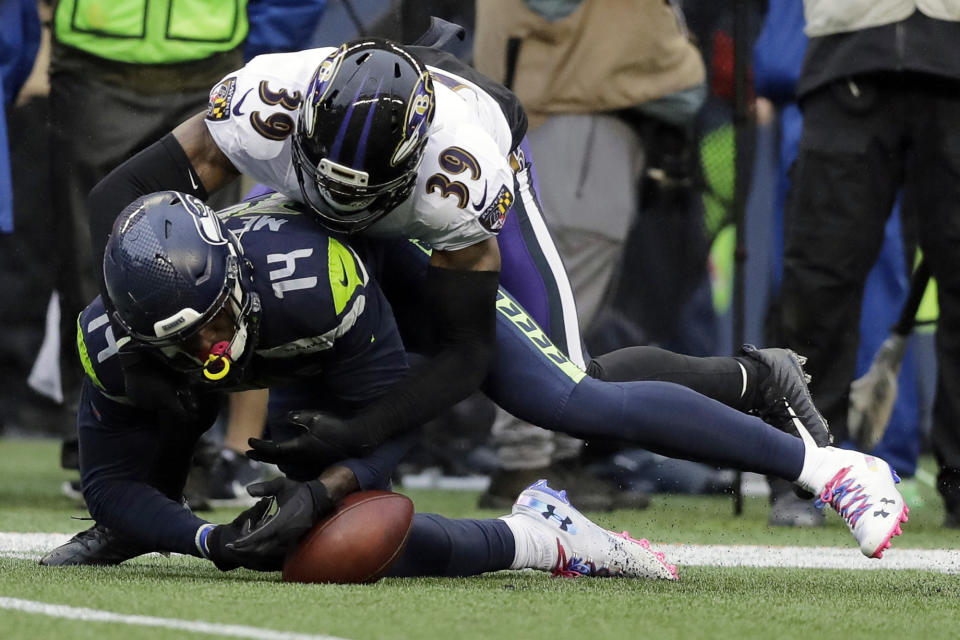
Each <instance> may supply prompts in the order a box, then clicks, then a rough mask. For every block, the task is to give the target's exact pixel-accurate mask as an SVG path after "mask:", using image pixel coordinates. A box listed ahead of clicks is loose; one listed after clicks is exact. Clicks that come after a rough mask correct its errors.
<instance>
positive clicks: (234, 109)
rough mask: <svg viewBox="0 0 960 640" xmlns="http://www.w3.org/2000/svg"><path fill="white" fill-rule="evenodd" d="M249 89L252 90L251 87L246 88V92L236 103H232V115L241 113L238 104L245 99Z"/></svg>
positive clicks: (240, 114)
mask: <svg viewBox="0 0 960 640" xmlns="http://www.w3.org/2000/svg"><path fill="white" fill-rule="evenodd" d="M251 91H253V89H247V92H246V93H245V94H243V96H242V97H241V98H240V99H239V100H238V101H237V104H235V105H233V115H235V116H242V115H243V113H242V112H241V111H240V105H242V104H243V101H244V100H246V99H247V96H248V95H249V94H250V92H251Z"/></svg>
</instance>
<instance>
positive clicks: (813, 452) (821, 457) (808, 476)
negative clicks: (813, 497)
mask: <svg viewBox="0 0 960 640" xmlns="http://www.w3.org/2000/svg"><path fill="white" fill-rule="evenodd" d="M804 445H805V447H804V449H805V450H804V454H803V469H802V470H801V471H800V477H799V478H797V484H798V485H800V486H801V487H803V488H804V489H806V490H807V491H810V492H811V493H815V494H817V495H819V494H820V492H821V491H823V488H824V486H826V484H827V482H828V481H829V480H830V477H832V475H833V474H832V473H831V470H832V471H833V472H834V473H836V471H838V470H837V469H833V467H831V466H830V465H829V464H824V463H826V462H828V459H829V458H830V455H831V453H832V452H833V451H835V450H834V448H833V447H818V446H816V445H811V444H810V443H808V442H806V441H804Z"/></svg>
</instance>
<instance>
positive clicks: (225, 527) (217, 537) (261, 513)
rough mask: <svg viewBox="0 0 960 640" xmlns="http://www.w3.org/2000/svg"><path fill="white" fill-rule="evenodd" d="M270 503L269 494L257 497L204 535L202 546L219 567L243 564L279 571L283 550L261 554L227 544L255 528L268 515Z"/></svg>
mask: <svg viewBox="0 0 960 640" xmlns="http://www.w3.org/2000/svg"><path fill="white" fill-rule="evenodd" d="M272 505H273V499H272V498H264V499H263V500H259V501H258V502H257V504H255V505H253V506H252V507H250V508H249V509H247V510H246V511H244V512H243V513H241V514H240V515H238V516H237V517H236V518H234V520H233V522H230V523H229V524H219V525H217V526H215V527H213V529H212V530H210V532H209V534H208V535H207V536H206V539H205V544H204V547H205V550H206V552H207V554H208V556H209V558H210V560H212V561H213V563H214V564H215V565H216V566H217V568H218V569H220V570H221V571H230V570H231V569H236V568H237V567H245V568H247V569H253V570H254V571H279V570H280V569H281V568H283V560H284V555H285V554H283V553H272V554H261V553H242V552H238V551H237V550H235V549H232V548H230V547H231V545H232V543H233V542H234V541H235V540H236V539H237V538H239V537H240V536H243V535H246V534H248V533H250V532H251V531H253V530H254V529H256V527H257V526H258V525H259V524H260V523H262V522H263V520H264V518H266V517H268V514H269V512H270V508H271V506H272Z"/></svg>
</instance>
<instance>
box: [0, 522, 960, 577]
mask: <svg viewBox="0 0 960 640" xmlns="http://www.w3.org/2000/svg"><path fill="white" fill-rule="evenodd" d="M69 538H70V536H69V535H68V534H65V533H3V532H0V557H5V558H21V559H24V560H36V559H39V558H40V556H41V555H43V554H44V553H45V552H47V551H49V550H50V549H53V548H54V547H56V546H57V545H60V544H63V543H64V542H66V541H67V540H68V539H69ZM654 546H656V547H657V550H659V551H663V552H664V553H666V555H667V560H669V561H670V562H671V563H676V564H679V565H681V566H683V565H703V566H711V567H784V568H786V567H799V568H805V569H920V570H923V571H936V572H939V573H960V550H951V549H897V548H893V549H887V550H886V551H885V552H884V553H883V559H882V560H874V559H872V558H866V557H864V556H863V554H861V553H860V551H859V550H857V549H856V548H853V547H850V548H837V547H772V546H762V545H749V544H744V545H719V544H663V545H654Z"/></svg>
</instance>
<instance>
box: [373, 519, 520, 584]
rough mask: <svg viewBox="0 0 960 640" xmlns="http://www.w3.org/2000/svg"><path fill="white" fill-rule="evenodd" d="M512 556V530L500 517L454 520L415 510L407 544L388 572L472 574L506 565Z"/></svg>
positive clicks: (402, 574) (399, 574) (404, 574)
mask: <svg viewBox="0 0 960 640" xmlns="http://www.w3.org/2000/svg"><path fill="white" fill-rule="evenodd" d="M513 556H514V541H513V533H512V532H511V531H510V527H508V526H507V524H506V523H505V522H504V521H503V520H496V519H490V520H470V519H458V520H454V519H452V518H444V517H443V516H440V515H437V514H435V513H418V514H416V515H414V517H413V527H412V528H411V530H410V538H409V539H408V540H407V546H406V547H405V548H404V550H403V553H401V554H400V557H399V558H398V559H397V561H396V563H395V564H394V565H393V567H391V568H390V572H389V573H388V574H387V575H388V576H390V577H393V578H410V577H416V576H444V577H449V578H455V577H459V576H472V575H477V574H478V573H485V572H487V571H500V570H502V569H509V568H510V564H511V563H512V562H513Z"/></svg>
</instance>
